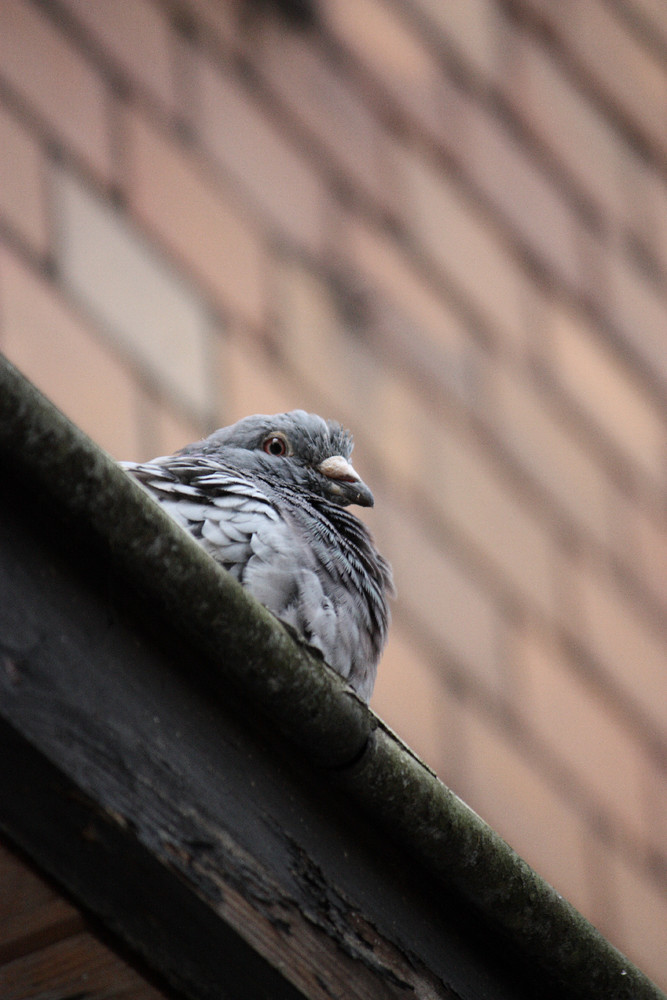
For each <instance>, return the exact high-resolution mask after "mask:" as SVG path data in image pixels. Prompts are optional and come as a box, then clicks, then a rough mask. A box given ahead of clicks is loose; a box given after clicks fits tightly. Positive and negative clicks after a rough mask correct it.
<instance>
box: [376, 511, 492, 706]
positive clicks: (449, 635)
mask: <svg viewBox="0 0 667 1000" xmlns="http://www.w3.org/2000/svg"><path fill="white" fill-rule="evenodd" d="M369 520H370V521H371V523H372V525H373V529H374V532H375V534H376V535H377V537H378V539H381V540H382V543H383V547H384V551H385V552H386V555H387V556H388V558H389V559H390V560H391V562H392V564H393V567H394V573H395V578H396V585H397V588H398V592H399V594H400V595H401V597H400V601H401V615H402V620H409V621H411V623H412V627H413V628H414V629H415V634H416V635H420V636H422V637H423V638H422V641H424V640H426V641H427V642H428V643H429V644H430V646H431V648H434V646H436V647H438V646H439V648H440V650H441V653H440V655H441V656H442V657H443V658H445V661H446V658H447V657H448V656H450V655H453V656H454V657H455V658H456V660H458V662H459V663H461V664H462V665H463V667H464V668H465V669H466V670H467V671H469V672H470V675H471V676H472V677H474V678H475V679H476V680H477V681H478V682H480V683H481V684H482V685H483V686H484V687H485V688H487V689H490V690H497V689H499V687H500V686H501V683H502V678H501V673H500V669H499V656H498V633H499V628H500V624H499V617H498V612H497V610H496V608H495V607H494V605H493V603H492V600H491V599H490V597H489V596H488V595H487V594H486V593H484V591H483V590H482V589H481V588H480V587H479V586H478V585H477V583H476V582H475V581H474V580H473V579H472V578H471V577H470V576H469V575H468V574H466V572H465V570H464V569H462V568H461V567H460V566H459V565H458V564H457V563H456V562H455V561H454V560H453V559H452V558H451V556H450V555H449V553H447V552H445V551H444V550H441V549H439V548H438V547H437V546H436V544H435V543H434V541H433V539H432V538H430V537H427V536H426V535H425V534H424V532H423V531H422V529H421V527H420V526H419V523H418V521H417V520H416V519H415V520H413V519H412V518H411V517H410V513H409V508H403V507H396V506H395V505H394V504H392V502H391V499H390V498H389V497H388V496H387V495H385V496H384V497H383V500H382V503H378V504H377V507H376V508H375V509H374V511H373V513H372V519H371V518H369ZM397 524H400V525H401V530H400V531H397V530H396V525H397Z"/></svg>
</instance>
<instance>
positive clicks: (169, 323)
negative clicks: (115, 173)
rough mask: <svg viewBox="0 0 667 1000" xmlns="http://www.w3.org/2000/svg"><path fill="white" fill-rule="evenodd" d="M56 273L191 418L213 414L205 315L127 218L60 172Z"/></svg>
mask: <svg viewBox="0 0 667 1000" xmlns="http://www.w3.org/2000/svg"><path fill="white" fill-rule="evenodd" d="M53 192H54V216H55V218H56V223H57V225H56V230H57V239H56V250H57V260H58V267H59V275H60V276H61V278H62V280H63V281H64V283H65V285H66V287H67V289H68V290H69V292H70V293H71V294H72V296H73V297H75V298H76V300H77V302H79V303H80V304H82V305H83V307H84V308H85V309H86V310H87V312H88V313H89V315H92V316H94V317H95V318H96V321H97V322H98V323H99V324H100V327H101V329H103V330H104V331H105V333H106V335H107V337H108V338H109V340H110V342H112V343H114V344H115V346H116V347H117V349H118V350H119V351H120V352H122V354H123V355H124V356H125V357H126V358H127V359H128V360H131V361H132V364H133V365H135V366H136V368H137V370H139V371H141V372H142V374H143V375H144V377H146V378H148V380H149V381H150V382H151V383H152V384H153V385H159V387H160V389H161V391H163V392H166V393H168V394H170V395H171V397H172V398H173V399H174V400H177V401H178V402H179V404H180V405H181V406H183V407H185V408H186V409H189V410H190V412H191V413H192V414H196V415H200V416H203V415H205V414H207V413H209V412H210V405H211V400H210V398H209V392H210V378H209V358H208V342H209V339H210V334H211V317H210V311H209V308H208V306H207V303H206V302H205V300H204V298H203V296H202V295H201V294H200V293H199V291H198V290H197V289H196V288H195V287H193V285H192V284H191V283H189V282H187V281H186V280H185V279H184V278H183V277H182V275H180V274H178V273H177V272H176V271H175V269H174V268H173V267H170V266H169V264H168V263H167V261H166V260H165V256H164V253H163V252H161V250H159V249H156V248H155V247H154V246H152V245H151V244H150V243H149V241H148V240H147V239H146V238H145V236H144V235H143V234H142V233H140V232H139V231H138V229H137V227H136V226H133V225H132V224H131V222H130V220H128V218H127V217H126V216H125V214H124V213H120V212H118V211H117V210H116V209H115V208H114V207H113V206H112V205H110V204H108V203H107V202H105V201H104V200H103V199H102V198H100V197H99V196H98V195H97V194H96V193H95V192H93V191H91V190H90V189H89V188H87V187H86V186H85V185H83V184H81V183H80V182H79V181H78V179H77V178H76V177H75V176H73V175H70V174H68V173H67V172H66V171H65V170H58V171H56V172H55V173H54V178H53Z"/></svg>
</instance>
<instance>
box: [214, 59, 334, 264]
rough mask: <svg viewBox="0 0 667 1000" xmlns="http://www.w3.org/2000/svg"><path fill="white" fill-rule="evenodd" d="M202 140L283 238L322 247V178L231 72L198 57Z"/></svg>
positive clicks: (323, 205) (258, 211)
mask: <svg viewBox="0 0 667 1000" xmlns="http://www.w3.org/2000/svg"><path fill="white" fill-rule="evenodd" d="M199 81H200V86H201V93H202V99H201V122H200V129H201V134H202V141H203V143H204V145H205V147H206V149H207V150H208V152H209V153H210V154H211V155H212V156H213V158H214V159H215V160H216V161H217V162H218V163H219V164H220V165H221V166H222V167H223V168H224V170H225V172H226V173H227V174H228V176H229V177H230V178H231V179H233V181H234V183H235V185H236V186H237V187H238V189H239V191H240V192H243V193H244V195H245V196H246V197H247V198H248V200H249V202H251V204H252V206H253V208H254V210H255V211H256V212H257V213H258V214H259V215H260V217H261V218H262V219H263V220H264V221H265V223H266V225H267V226H269V227H270V228H271V229H272V230H274V231H275V233H276V235H277V236H278V237H280V238H283V239H284V238H286V239H289V240H291V241H293V242H295V243H296V244H298V245H300V246H303V247H305V248H307V249H308V250H317V249H319V248H320V247H321V245H322V241H323V236H324V222H325V212H326V207H327V201H328V199H327V193H326V189H325V187H324V184H323V181H322V179H321V178H320V177H319V175H318V174H317V172H316V170H315V169H314V168H313V167H312V166H311V165H310V164H309V163H308V162H307V160H306V159H305V158H304V157H303V156H302V155H301V153H300V152H299V151H298V150H297V149H296V147H295V146H293V145H291V144H290V143H289V142H288V141H287V140H286V138H285V137H284V134H283V133H282V131H281V128H280V123H279V122H278V121H274V120H271V119H270V118H269V116H268V115H267V114H265V113H264V112H263V111H262V110H261V109H260V108H259V106H258V105H257V104H256V103H255V101H254V100H253V99H252V98H251V96H250V95H249V94H248V93H246V92H245V91H244V90H243V88H242V87H241V85H240V84H239V83H238V81H237V80H235V79H234V78H233V77H232V76H231V75H230V74H229V73H227V72H225V71H224V70H222V69H218V68H216V67H215V66H213V64H212V63H211V62H209V61H208V59H206V58H204V57H202V58H201V60H200V62H199Z"/></svg>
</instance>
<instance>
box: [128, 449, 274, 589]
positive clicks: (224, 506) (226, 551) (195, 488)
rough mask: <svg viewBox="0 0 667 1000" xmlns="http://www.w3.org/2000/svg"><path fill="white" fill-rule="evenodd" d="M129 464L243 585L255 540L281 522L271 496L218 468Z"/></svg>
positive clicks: (178, 462)
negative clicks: (268, 496)
mask: <svg viewBox="0 0 667 1000" xmlns="http://www.w3.org/2000/svg"><path fill="white" fill-rule="evenodd" d="M123 464H124V468H126V469H127V470H128V471H129V472H131V473H132V475H133V476H134V477H135V478H136V479H138V480H139V482H140V483H142V484H143V485H144V486H145V487H146V488H147V489H148V490H149V491H150V492H151V494H152V495H153V496H154V497H155V498H156V499H157V500H159V501H160V503H161V505H162V506H163V507H164V508H165V510H166V511H167V513H169V514H170V516H171V517H173V519H174V520H175V521H176V522H177V523H178V524H180V525H181V527H183V528H185V529H186V531H188V532H189V533H190V534H191V535H193V536H194V537H195V538H196V539H197V540H198V541H199V542H200V544H201V545H202V546H203V547H204V548H205V549H206V550H207V551H208V552H209V553H210V554H211V555H212V556H213V557H214V558H215V559H216V560H217V561H218V562H219V563H221V564H222V565H223V566H224V567H225V569H227V570H229V572H231V573H232V574H233V575H234V576H235V577H236V579H237V580H241V579H242V576H243V571H244V569H245V567H246V565H247V563H248V561H249V560H250V559H251V557H252V555H253V548H252V543H253V538H254V536H255V535H256V534H257V533H258V532H260V531H261V529H262V526H263V525H267V524H268V523H276V522H277V521H278V520H279V517H278V514H277V512H276V511H275V509H274V508H273V506H272V505H271V503H270V502H269V501H268V500H267V497H266V496H265V494H263V493H262V492H261V491H260V490H258V489H257V488H256V486H255V485H254V484H253V483H252V482H250V481H249V480H248V479H245V478H244V477H242V476H239V475H238V474H237V473H235V472H232V471H231V470H230V472H229V473H226V472H224V471H223V470H221V468H220V464H219V463H217V462H216V463H213V462H209V461H207V460H206V459H199V460H197V461H196V462H193V460H192V459H191V458H190V459H186V458H183V459H178V458H177V459H174V458H173V457H170V459H169V462H168V464H167V463H166V461H165V463H164V464H162V462H161V460H160V459H156V460H155V461H153V462H147V463H146V464H145V465H133V464H131V463H123Z"/></svg>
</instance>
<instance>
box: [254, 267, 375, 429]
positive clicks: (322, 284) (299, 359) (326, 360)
mask: <svg viewBox="0 0 667 1000" xmlns="http://www.w3.org/2000/svg"><path fill="white" fill-rule="evenodd" d="M274 285H275V302H274V314H275V318H276V324H277V328H278V331H279V333H280V335H281V341H280V349H281V352H282V353H283V355H284V358H285V360H286V361H287V362H288V365H289V367H290V369H291V370H292V371H293V372H294V374H295V377H298V378H299V379H300V380H301V381H302V382H303V384H304V386H309V387H311V389H312V390H316V391H317V393H318V396H319V397H320V398H321V400H322V405H323V406H326V407H327V408H328V410H329V412H330V413H331V412H335V413H336V414H337V416H338V419H340V420H344V421H347V422H350V423H352V422H354V416H355V415H356V414H357V413H358V412H359V410H360V406H361V407H363V410H364V411H365V412H372V406H373V403H372V401H373V399H374V398H375V395H376V393H377V391H378V388H379V385H380V383H381V381H382V380H381V377H380V372H379V370H378V361H377V357H376V355H375V354H374V352H372V351H371V350H370V349H369V348H368V346H367V345H366V344H365V343H364V341H363V338H362V337H361V336H357V337H355V336H353V335H352V334H351V333H350V327H349V323H348V322H347V320H346V318H345V316H344V315H341V311H340V309H339V303H338V300H337V296H336V292H335V290H334V289H333V288H332V286H331V285H330V284H329V283H328V282H326V281H325V280H324V279H323V278H321V277H319V276H318V275H316V274H315V273H313V272H312V271H311V270H309V269H308V268H305V267H303V266H302V265H301V264H300V263H298V262H296V261H291V260H285V261H281V262H280V263H279V265H278V266H277V268H276V276H275V281H274Z"/></svg>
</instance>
